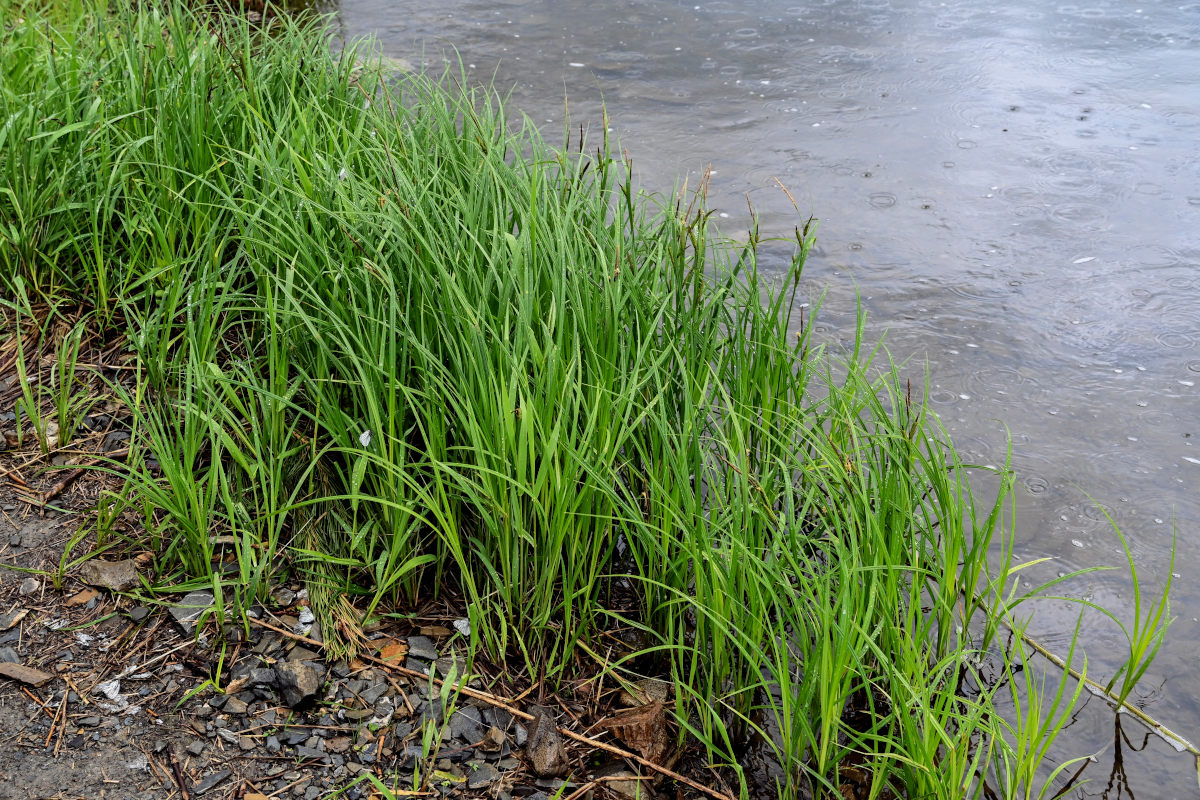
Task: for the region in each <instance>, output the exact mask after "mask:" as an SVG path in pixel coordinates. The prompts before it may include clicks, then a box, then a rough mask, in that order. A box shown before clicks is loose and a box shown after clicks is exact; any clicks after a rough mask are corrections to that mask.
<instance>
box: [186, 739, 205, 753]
mask: <svg viewBox="0 0 1200 800" xmlns="http://www.w3.org/2000/svg"><path fill="white" fill-rule="evenodd" d="M187 751H188V752H189V753H191V754H192V755H194V756H198V755H200V754H201V753H203V752H204V741H203V740H202V739H197V740H196V741H194V742H192V743H191V744H189V745H188V746H187Z"/></svg>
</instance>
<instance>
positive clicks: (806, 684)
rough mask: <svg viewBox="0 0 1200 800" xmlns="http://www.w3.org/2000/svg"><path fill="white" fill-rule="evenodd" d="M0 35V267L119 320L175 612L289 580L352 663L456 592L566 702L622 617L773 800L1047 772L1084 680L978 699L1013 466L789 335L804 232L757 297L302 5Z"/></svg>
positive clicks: (678, 211) (731, 264) (698, 728)
mask: <svg viewBox="0 0 1200 800" xmlns="http://www.w3.org/2000/svg"><path fill="white" fill-rule="evenodd" d="M114 8H115V6H114ZM0 37H2V39H0V65H2V66H0V78H2V80H0V122H2V123H3V124H2V126H0V153H2V154H3V158H2V159H0V169H2V170H3V174H2V175H0V182H2V183H0V287H2V289H3V291H4V293H5V295H6V296H7V297H9V298H12V300H11V304H10V305H11V307H12V308H16V309H24V310H25V311H27V312H28V311H29V310H31V309H32V308H33V307H34V306H35V304H37V303H48V304H50V306H51V307H58V306H59V305H61V304H62V303H63V302H64V299H67V298H69V299H70V302H71V303H72V304H83V305H85V306H86V307H87V308H88V309H89V311H90V314H91V323H92V324H93V325H95V326H97V327H98V328H99V329H100V330H102V331H106V332H107V333H108V334H109V335H112V336H116V335H121V334H123V335H126V336H127V337H128V341H129V343H130V346H131V347H132V349H133V350H134V352H135V353H136V356H137V359H136V366H137V377H136V380H133V381H131V382H125V383H123V384H121V385H120V386H118V387H116V389H115V390H116V391H119V392H120V393H121V395H122V397H123V399H124V402H125V404H126V405H127V406H128V408H129V411H130V413H131V415H132V427H133V430H132V445H131V452H130V454H129V456H128V458H127V460H126V462H125V463H126V465H127V468H128V473H127V475H126V477H127V480H126V481H125V483H124V485H123V489H121V490H120V491H119V492H117V493H115V494H114V495H112V496H110V497H108V498H106V500H105V501H104V503H103V504H102V508H101V514H100V517H101V520H102V521H103V520H112V519H114V518H116V517H117V516H119V515H120V514H122V513H123V512H131V511H132V512H136V513H137V514H138V515H139V517H140V519H141V521H142V526H141V527H142V531H141V534H140V535H139V539H138V543H139V545H141V546H147V545H148V546H150V547H151V548H152V549H153V550H154V552H155V553H156V557H157V560H156V570H157V571H156V575H157V578H156V583H155V587H154V590H155V591H159V592H163V593H166V592H170V591H175V590H178V589H181V588H184V587H195V586H201V585H206V586H209V587H211V588H212V589H213V590H214V591H215V593H216V595H217V596H218V597H222V598H224V602H226V603H229V604H231V605H232V606H233V607H234V609H235V610H238V611H243V610H245V609H246V608H248V607H249V606H250V605H251V604H252V603H253V602H256V601H261V600H263V599H264V598H265V596H266V593H267V591H268V589H269V588H270V586H272V585H273V584H274V583H275V582H277V581H278V580H279V579H280V576H281V575H282V574H285V573H288V572H289V571H298V572H299V573H301V574H302V575H303V576H304V577H305V578H306V580H307V581H308V583H309V587H310V592H311V594H312V597H313V600H314V602H315V604H316V606H317V610H318V612H319V614H320V616H321V618H322V621H323V622H324V630H325V631H326V632H327V635H328V636H329V637H330V638H332V639H333V640H334V641H340V642H341V644H342V645H343V646H345V647H352V646H353V645H354V637H355V626H356V625H358V624H360V623H361V622H362V621H363V620H364V619H366V618H370V617H372V616H374V615H379V614H382V613H385V612H393V611H397V610H405V609H411V608H412V607H414V606H415V605H416V604H417V603H418V602H422V601H427V600H430V599H444V600H446V601H447V602H452V603H459V602H461V604H462V606H463V607H464V608H465V611H466V613H467V614H468V615H469V617H470V621H471V626H470V627H471V637H472V640H473V641H472V644H473V645H475V646H476V647H478V648H480V649H481V651H482V653H484V654H485V655H486V657H487V658H489V659H490V660H492V661H493V662H495V663H497V664H501V663H508V664H510V665H512V666H513V668H514V669H515V670H526V671H527V673H528V674H527V677H528V678H531V679H543V680H548V681H552V682H553V681H557V680H561V679H563V678H565V677H567V676H568V675H570V674H571V673H572V670H575V669H577V666H576V665H577V664H579V663H580V660H581V659H582V660H586V659H588V658H591V657H592V656H593V655H594V654H595V653H597V651H598V644H597V643H598V641H599V640H600V639H601V637H602V635H604V634H605V633H606V632H608V631H611V630H612V629H614V628H615V627H617V626H619V625H623V626H634V627H636V628H639V629H641V631H642V633H643V635H644V636H645V637H646V639H647V641H648V645H647V646H645V647H643V648H641V649H639V650H638V651H637V652H636V653H629V654H626V655H625V656H624V657H623V661H622V663H621V664H617V665H614V666H613V668H614V669H618V670H620V671H622V673H623V674H631V673H630V672H629V670H632V669H633V667H635V666H636V667H637V668H638V669H642V670H646V669H651V670H655V671H657V672H658V673H659V674H661V675H669V676H670V678H671V679H672V681H673V683H674V686H675V692H676V697H675V700H676V702H675V706H674V707H675V712H676V716H677V718H678V721H679V723H680V725H681V726H682V728H683V730H684V731H686V732H688V733H690V734H691V735H693V736H694V737H696V738H697V739H698V740H699V741H700V742H701V743H702V744H703V745H704V746H705V747H706V749H707V752H708V754H709V756H710V758H711V759H712V760H713V761H714V762H715V763H722V764H726V765H728V766H729V767H730V769H731V770H733V772H734V773H736V774H738V775H739V776H740V777H742V778H743V783H742V791H743V793H746V792H748V791H750V790H749V788H748V786H749V784H748V783H747V780H748V779H746V778H745V776H742V775H741V767H739V766H738V760H739V757H740V755H741V754H742V752H743V750H744V748H745V747H746V746H747V743H748V742H749V741H751V740H753V739H754V738H755V737H756V735H757V736H760V737H761V739H762V740H763V741H765V742H767V743H768V745H769V747H770V748H772V749H773V752H774V757H775V758H776V760H777V761H778V762H779V764H780V765H781V767H782V769H781V773H780V774H781V775H782V776H783V777H782V778H781V779H780V781H779V784H778V786H777V787H774V788H775V789H776V790H777V791H778V793H779V795H780V796H781V797H801V796H808V795H809V793H810V792H815V793H816V794H817V795H821V794H825V795H829V796H833V795H837V794H838V793H839V791H841V790H842V789H843V788H844V787H845V786H847V785H849V784H851V783H854V784H855V785H862V786H864V787H865V788H864V789H863V790H864V791H866V792H867V793H868V794H866V795H862V796H871V797H886V796H891V795H892V794H893V793H894V794H897V795H901V796H905V797H945V798H961V797H963V796H982V795H983V794H984V793H985V790H986V789H987V788H988V787H991V788H992V789H994V790H996V791H999V792H1000V793H1001V794H1002V795H1003V796H1007V797H1017V796H1030V795H1031V793H1032V792H1034V791H1035V786H1039V787H1040V785H1039V784H1037V781H1039V780H1042V779H1043V778H1044V774H1043V773H1042V772H1039V769H1038V767H1039V764H1040V762H1041V760H1042V759H1043V758H1044V757H1045V754H1046V749H1045V747H1044V746H1043V745H1047V746H1048V744H1049V742H1050V741H1052V740H1053V737H1054V735H1056V734H1057V732H1058V730H1059V729H1060V727H1061V725H1062V722H1063V720H1064V719H1066V715H1067V714H1068V713H1069V711H1070V708H1071V707H1072V706H1073V705H1074V702H1075V700H1076V699H1077V698H1078V692H1075V693H1074V695H1071V693H1070V692H1067V693H1066V694H1065V695H1064V694H1063V692H1062V691H1061V690H1060V691H1059V693H1058V694H1056V695H1054V697H1053V699H1052V700H1050V701H1045V702H1043V701H1042V700H1041V689H1040V687H1039V686H1036V685H1034V684H1032V683H1030V684H1027V685H1025V686H1024V689H1026V690H1027V691H1025V692H1022V693H1020V694H1018V695H1017V696H1018V697H1020V698H1032V699H1029V700H1027V701H1026V702H1025V703H1024V704H1021V703H1019V702H1018V703H1017V704H1016V707H1017V708H1018V711H1019V712H1021V713H1019V714H1018V716H1017V717H1015V718H1014V717H1013V715H1011V714H1009V715H1008V716H1007V717H1006V716H1005V714H1003V713H1001V711H999V710H998V709H999V706H998V705H997V702H996V693H997V692H998V691H999V689H1000V687H1001V686H1012V685H1014V684H1013V681H1012V678H1013V677H1014V676H1013V674H1011V665H1013V664H1017V663H1023V662H1024V655H1025V653H1024V645H1023V644H1022V641H1021V639H1020V638H1019V637H1017V638H1015V639H1014V640H1013V641H1012V642H1011V643H1010V644H1008V645H1007V646H1005V645H1004V643H1003V641H1002V637H999V636H998V635H997V634H998V630H999V628H998V624H999V623H1000V622H1001V621H1009V622H1011V618H1012V615H1011V612H1012V610H1013V608H1015V607H1016V606H1017V605H1018V604H1019V603H1020V602H1022V601H1023V600H1024V599H1026V597H1027V596H1025V595H1022V596H1020V597H1017V596H1015V595H1014V594H1012V592H1011V591H1010V587H1011V586H1012V585H1013V584H1012V575H1013V574H1014V573H1015V571H1016V570H1017V567H1015V566H1014V565H1013V564H1012V562H1011V551H1010V550H1009V549H1008V548H1009V546H1010V544H1011V542H1009V541H1007V540H1006V538H1005V531H1006V530H1007V528H1006V525H1005V520H1004V511H1005V508H1006V505H1005V503H1006V500H1007V499H1008V498H1010V490H1011V475H1010V474H1009V473H1008V471H1007V470H1000V471H999V476H1000V480H1001V489H1000V492H999V496H998V498H997V500H996V501H995V502H993V503H986V504H983V505H979V504H977V502H976V499H975V497H974V496H973V495H972V493H971V490H970V487H969V484H968V480H967V473H968V471H969V470H968V467H967V466H966V465H964V464H963V463H962V462H961V461H960V460H959V459H958V457H957V456H956V454H955V452H954V450H953V448H952V447H951V445H950V443H949V441H948V438H947V437H946V435H945V432H944V431H943V430H942V429H941V428H940V427H939V425H938V423H937V421H936V419H934V418H933V417H932V416H931V415H930V414H929V413H928V412H927V411H926V409H925V406H924V404H923V402H922V400H921V397H920V394H919V393H918V395H917V396H915V397H914V396H913V393H912V391H911V388H910V387H909V386H908V385H906V384H904V383H903V382H902V379H901V378H900V377H899V370H898V369H897V368H896V367H895V366H894V365H891V364H890V363H886V361H885V359H886V356H885V355H884V354H882V351H867V350H864V349H862V346H861V335H860V336H859V337H858V338H857V339H856V342H858V344H856V346H855V348H854V350H853V352H851V353H848V354H841V355H831V354H827V353H826V352H825V351H824V350H823V348H822V347H821V346H819V345H818V344H817V343H815V342H813V341H812V340H811V336H810V331H811V326H808V327H805V326H804V325H799V330H798V331H797V330H796V328H797V325H796V324H795V321H794V320H793V319H792V318H791V311H792V309H793V308H794V307H795V302H794V299H795V294H796V292H797V289H798V285H799V281H800V275H801V269H802V267H803V264H804V260H805V257H806V256H807V254H808V252H809V249H810V248H811V246H812V244H813V230H812V228H811V226H809V225H805V226H803V227H802V228H798V229H797V230H796V232H795V239H794V242H793V246H794V255H793V258H792V262H791V264H790V266H789V267H788V268H787V270H785V271H783V272H782V273H781V274H780V276H779V278H778V280H777V281H775V282H768V281H766V280H764V278H763V277H762V276H761V275H760V272H759V268H758V260H757V259H758V247H759V234H758V231H757V230H755V231H752V232H751V235H750V239H749V243H748V244H747V245H745V246H742V247H737V248H735V247H732V246H725V245H722V244H720V243H719V241H718V240H716V239H715V238H714V237H713V236H712V235H711V233H710V231H709V229H708V212H707V211H706V210H705V209H704V208H703V206H702V198H697V200H696V202H695V203H694V204H693V205H690V206H688V205H685V204H683V203H677V204H675V205H672V206H669V207H666V208H656V207H655V206H653V205H652V204H650V203H648V202H647V201H646V200H645V199H644V198H642V197H640V196H638V195H637V194H635V192H634V191H633V190H632V189H631V180H630V175H629V173H628V172H627V167H625V166H623V165H622V164H621V163H620V162H618V161H616V160H615V159H614V158H613V157H612V156H611V155H610V150H609V145H608V142H607V140H604V141H602V142H601V143H600V144H599V146H598V147H597V148H596V149H595V150H592V149H591V148H590V146H589V145H588V144H587V143H586V141H585V139H584V137H583V136H582V134H580V138H579V139H578V140H575V141H574V145H573V146H572V141H571V140H568V143H567V145H566V146H565V147H564V148H563V149H562V150H561V151H556V150H552V149H550V148H548V147H546V146H545V145H544V144H543V143H542V141H541V139H540V138H539V137H538V134H537V132H536V131H535V130H534V129H533V127H532V126H531V125H530V124H529V123H528V122H527V121H526V122H523V123H519V122H514V121H513V120H510V119H509V118H507V117H506V116H505V112H504V108H503V106H502V104H500V103H499V102H497V101H496V99H495V97H494V96H493V95H492V94H491V93H490V92H487V91H483V90H472V89H463V88H461V87H459V86H457V85H456V83H455V81H454V80H450V79H446V80H442V81H434V80H429V79H427V78H425V77H420V76H396V75H390V74H388V73H387V72H386V71H385V70H384V69H383V68H382V67H380V66H379V65H377V64H374V63H373V62H372V60H371V58H370V57H368V56H367V55H366V54H365V53H364V52H363V51H362V50H360V49H356V48H354V47H348V48H346V49H344V50H342V51H341V52H340V53H339V54H337V55H331V53H330V48H329V42H328V40H327V34H326V33H325V32H324V30H323V29H322V28H321V27H320V26H319V25H315V24H312V23H304V22H296V21H288V20H284V19H277V20H276V22H275V24H274V25H273V26H272V27H271V29H270V30H269V31H263V30H260V29H258V28H255V27H253V26H251V25H250V24H248V23H247V22H245V21H239V20H230V19H223V18H222V19H216V18H206V17H201V16H197V15H194V14H191V13H188V12H186V11H184V10H182V8H180V7H179V6H176V5H169V6H166V7H163V8H158V9H132V8H125V7H122V8H121V10H120V13H119V14H117V15H115V16H110V15H107V14H105V13H94V14H91V15H82V16H80V17H79V18H78V19H77V20H76V21H75V22H74V23H73V24H71V25H64V26H59V27H51V26H48V25H46V24H44V20H41V19H39V18H38V17H37V15H36V14H33V13H30V14H28V16H26V17H23V18H18V17H17V16H16V14H15V13H12V12H9V13H6V14H5V15H4V16H3V17H0ZM451 77H453V76H451ZM859 330H860V332H861V324H860V326H859ZM76 341H77V340H76ZM30 402H31V403H32V400H30ZM64 402H66V401H64ZM122 474H126V473H122ZM101 534H102V535H107V536H111V535H113V534H112V531H110V530H108V529H107V527H106V526H105V525H101ZM219 548H232V549H233V551H234V552H235V553H236V559H235V560H234V561H232V562H227V563H225V566H221V565H222V563H223V562H222V561H221V560H220V559H219V555H220V553H219ZM996 551H998V552H1000V553H1001V559H1000V562H999V564H995V563H993V564H992V565H990V567H989V563H988V555H989V552H996ZM215 565H216V566H215ZM218 567H220V568H218ZM1162 619H1165V617H1161V616H1159V617H1155V618H1154V620H1162ZM1137 630H1139V641H1142V640H1143V639H1145V638H1146V637H1145V636H1143V635H1142V633H1141V632H1140V629H1137ZM1006 647H1007V649H1006ZM989 654H991V657H992V658H995V657H997V654H999V658H1000V659H1001V662H1002V663H1003V664H1005V665H1006V666H1007V668H1008V669H1009V670H1010V672H1009V673H1006V677H1007V680H995V679H990V680H989V679H987V678H986V677H985V670H983V669H982V667H981V665H982V664H984V663H985V662H986V661H987V659H988V657H989ZM589 663H590V662H589ZM1002 672H1003V670H1002ZM1026 674H1029V672H1028V671H1027V672H1026ZM1124 674H1125V675H1126V676H1131V677H1136V676H1140V675H1141V672H1140V671H1137V670H1136V667H1135V668H1134V669H1131V670H1128V671H1126V672H1125V673H1124ZM1123 693H1124V694H1127V693H1128V692H1127V691H1126V690H1124V689H1123ZM1047 714H1048V716H1047ZM1037 791H1041V789H1040V788H1038V789H1037Z"/></svg>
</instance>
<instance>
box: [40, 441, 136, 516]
mask: <svg viewBox="0 0 1200 800" xmlns="http://www.w3.org/2000/svg"><path fill="white" fill-rule="evenodd" d="M127 455H129V450H128V448H127V449H124V450H114V451H113V452H111V453H106V454H105V455H103V456H97V457H95V458H92V459H90V460H88V461H87V463H85V464H83V465H82V466H79V467H76V468H75V469H73V470H71V471H70V472H68V473H67V474H66V475H65V476H63V478H62V479H61V480H59V482H58V483H56V484H54V485H53V486H51V487H50V488H49V489H47V490H46V491H44V492H42V493H41V494H40V495H38V496H36V497H28V498H25V497H23V498H21V499H22V500H24V501H25V502H27V503H29V504H30V505H41V506H45V505H46V504H47V503H49V502H50V501H51V500H53V499H54V498H56V497H58V496H59V495H60V494H62V493H63V491H64V490H65V489H66V488H67V487H68V486H70V485H71V482H72V481H74V480H75V479H76V478H78V477H79V476H80V475H82V474H83V473H85V472H87V471H88V470H89V469H91V468H92V467H96V466H99V465H100V464H103V463H104V462H105V461H108V460H109V459H112V458H124V457H125V456H127Z"/></svg>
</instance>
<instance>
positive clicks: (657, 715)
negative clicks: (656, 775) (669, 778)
mask: <svg viewBox="0 0 1200 800" xmlns="http://www.w3.org/2000/svg"><path fill="white" fill-rule="evenodd" d="M600 727H602V728H607V729H608V730H610V731H612V734H613V735H614V736H616V737H617V738H618V739H620V740H621V741H622V742H624V743H625V744H626V745H627V746H628V747H630V748H631V749H633V750H636V751H637V752H639V753H641V754H642V758H644V759H646V760H647V761H650V762H653V763H655V764H657V763H659V761H660V760H661V759H662V757H663V756H665V755H666V754H667V751H668V750H669V749H670V747H671V736H670V733H669V732H668V730H667V713H666V706H664V705H663V704H662V703H660V702H659V701H657V700H655V701H653V702H650V703H646V704H645V705H642V706H637V707H636V708H630V709H626V710H625V711H618V712H617V713H616V714H613V715H612V716H611V717H609V718H608V719H606V720H604V721H602V722H601V723H600Z"/></svg>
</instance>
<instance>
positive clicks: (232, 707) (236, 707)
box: [224, 697, 248, 714]
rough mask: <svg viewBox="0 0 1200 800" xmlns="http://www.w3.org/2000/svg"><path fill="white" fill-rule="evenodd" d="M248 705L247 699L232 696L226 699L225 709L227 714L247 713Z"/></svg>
mask: <svg viewBox="0 0 1200 800" xmlns="http://www.w3.org/2000/svg"><path fill="white" fill-rule="evenodd" d="M247 707H248V706H247V704H246V701H245V700H241V699H239V698H237V697H230V698H228V699H227V700H226V701H225V706H224V711H225V713H226V714H245V713H246V709H247Z"/></svg>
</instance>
